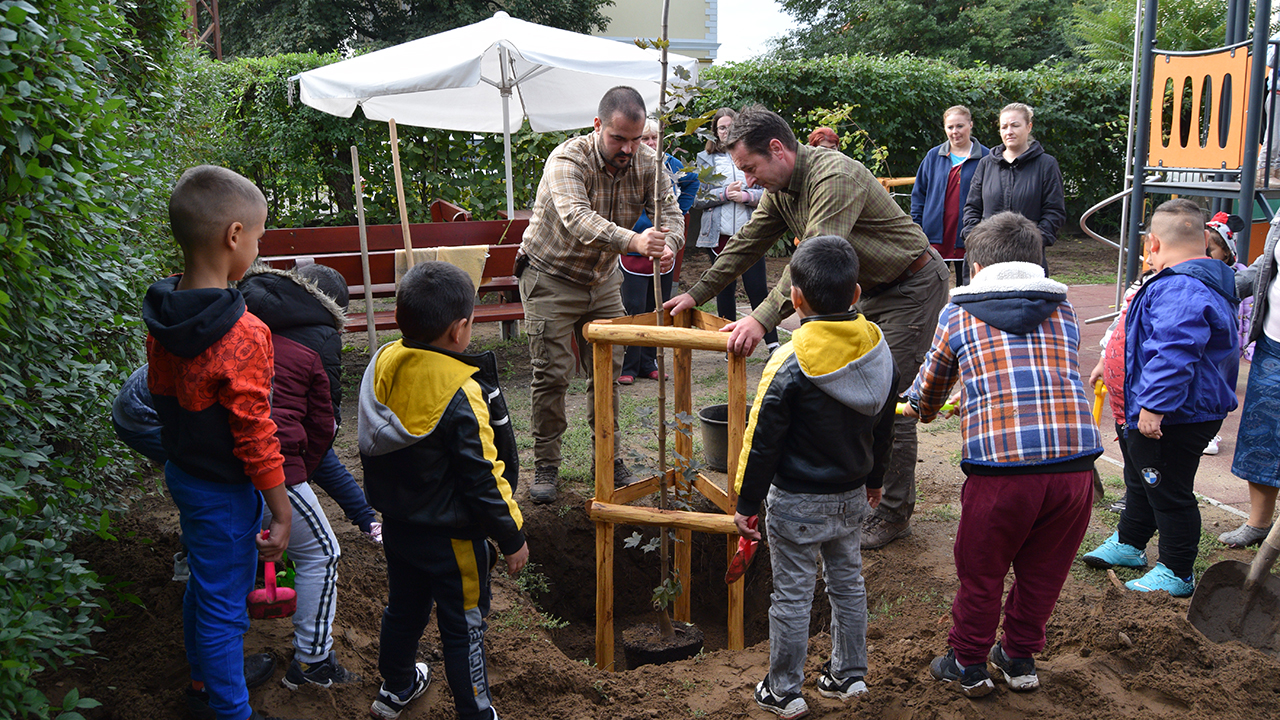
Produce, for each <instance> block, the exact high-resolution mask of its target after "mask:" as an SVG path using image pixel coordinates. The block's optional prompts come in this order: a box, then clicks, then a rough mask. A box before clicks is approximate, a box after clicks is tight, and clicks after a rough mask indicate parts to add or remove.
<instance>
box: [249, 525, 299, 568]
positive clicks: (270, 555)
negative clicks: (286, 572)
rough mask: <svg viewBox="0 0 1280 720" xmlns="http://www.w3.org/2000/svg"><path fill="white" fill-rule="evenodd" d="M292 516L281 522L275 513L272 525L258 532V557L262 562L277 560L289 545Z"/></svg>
mask: <svg viewBox="0 0 1280 720" xmlns="http://www.w3.org/2000/svg"><path fill="white" fill-rule="evenodd" d="M290 525H291V523H290V518H286V519H285V521H284V522H280V521H279V520H278V519H277V518H276V517H275V516H274V515H273V516H272V517H271V525H270V527H268V528H267V529H266V530H263V531H262V532H260V533H258V537H257V543H258V559H259V560H261V561H262V562H277V561H278V560H280V556H281V555H284V551H285V549H286V548H288V547H289V530H290Z"/></svg>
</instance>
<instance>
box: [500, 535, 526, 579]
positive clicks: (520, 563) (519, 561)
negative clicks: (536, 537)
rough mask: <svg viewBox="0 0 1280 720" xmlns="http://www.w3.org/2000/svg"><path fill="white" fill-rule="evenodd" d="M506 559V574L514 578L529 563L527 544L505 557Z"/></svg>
mask: <svg viewBox="0 0 1280 720" xmlns="http://www.w3.org/2000/svg"><path fill="white" fill-rule="evenodd" d="M505 557H506V558H507V574H508V575H510V576H511V577H515V576H516V575H519V574H520V571H521V570H523V569H524V565H525V563H527V562H529V543H528V542H525V544H523V545H521V546H520V549H519V550H517V551H515V552H513V553H511V554H510V555H507V556H505Z"/></svg>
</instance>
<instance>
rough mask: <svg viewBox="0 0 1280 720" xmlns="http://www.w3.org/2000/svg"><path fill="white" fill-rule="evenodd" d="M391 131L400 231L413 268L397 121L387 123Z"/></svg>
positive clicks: (411, 241)
mask: <svg viewBox="0 0 1280 720" xmlns="http://www.w3.org/2000/svg"><path fill="white" fill-rule="evenodd" d="M387 127H388V128H390V129H391V169H392V170H393V171H394V172H395V175H396V200H397V201H399V203H400V231H401V232H402V233H404V253H405V255H406V257H405V260H406V261H407V262H408V266H409V267H413V265H414V263H413V240H411V239H410V238H409V208H408V207H406V206H405V204H404V178H403V176H401V174H400V138H399V136H397V135H396V119H395V118H391V119H390V120H388V121H387Z"/></svg>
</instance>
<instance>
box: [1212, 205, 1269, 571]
mask: <svg viewBox="0 0 1280 720" xmlns="http://www.w3.org/2000/svg"><path fill="white" fill-rule="evenodd" d="M1277 239H1280V225H1277V224H1275V223H1274V221H1273V224H1272V225H1271V232H1269V233H1267V244H1266V246H1265V247H1263V250H1262V254H1261V255H1259V256H1258V258H1257V259H1256V260H1254V261H1253V264H1251V265H1250V266H1249V267H1247V268H1245V269H1244V270H1241V271H1240V272H1238V273H1236V294H1237V295H1239V296H1240V297H1241V298H1246V297H1249V296H1253V321H1252V322H1251V323H1250V325H1249V338H1248V341H1249V342H1254V343H1255V345H1254V348H1253V362H1252V364H1251V365H1250V368H1249V385H1248V387H1247V388H1246V389H1245V393H1244V409H1243V410H1241V411H1240V429H1239V431H1237V433H1236V454H1235V457H1234V458H1232V460H1231V474H1232V475H1235V476H1236V477H1239V478H1243V479H1245V480H1247V481H1249V519H1248V520H1246V521H1245V522H1244V523H1243V524H1241V525H1240V527H1238V528H1236V529H1235V530H1232V531H1230V532H1226V533H1223V534H1222V535H1220V536H1218V540H1219V541H1220V542H1222V543H1223V544H1225V545H1230V546H1231V547H1247V546H1249V545H1257V544H1259V543H1261V542H1262V540H1263V538H1265V537H1266V536H1267V531H1268V530H1269V529H1270V528H1271V516H1272V515H1274V514H1275V509H1276V496H1277V495H1278V494H1280V460H1278V459H1277V455H1276V451H1275V447H1276V437H1277V435H1278V434H1280V277H1278V275H1280V273H1277V268H1280V242H1277Z"/></svg>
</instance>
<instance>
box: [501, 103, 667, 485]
mask: <svg viewBox="0 0 1280 720" xmlns="http://www.w3.org/2000/svg"><path fill="white" fill-rule="evenodd" d="M644 123H645V109H644V99H643V98H641V97H640V93H638V92H636V91H635V90H634V89H632V88H629V87H625V86H619V87H615V88H613V89H612V90H610V91H609V92H607V93H605V95H604V97H603V98H602V99H601V100H600V106H599V108H598V110H597V117H596V119H595V124H594V127H595V131H594V132H592V133H591V134H589V135H583V136H581V137H576V138H572V139H570V140H566V141H565V142H564V143H562V144H561V145H560V146H559V147H557V148H556V149H555V150H553V151H552V152H551V156H550V157H548V158H547V164H546V167H545V168H544V169H543V172H542V181H541V182H539V183H538V194H537V198H536V200H535V201H534V204H533V217H532V218H531V219H530V220H529V229H528V230H526V231H525V233H524V240H523V242H522V243H521V246H520V254H521V255H522V257H523V258H524V260H525V261H527V262H528V266H527V267H526V268H525V269H524V270H523V271H522V272H521V274H520V300H521V302H523V303H524V318H525V327H526V329H527V331H528V333H529V354H530V356H531V360H532V364H533V381H532V395H533V413H532V414H533V422H532V431H533V459H534V478H533V485H532V486H531V487H530V488H529V497H530V499H532V500H533V501H534V502H535V503H549V502H552V501H553V500H555V498H556V484H557V482H558V480H559V470H560V461H561V455H560V438H561V436H562V435H563V434H564V431H565V428H566V427H567V425H568V421H567V419H566V417H565V410H564V396H565V391H566V390H568V387H569V376H570V375H571V374H572V372H573V368H574V353H573V345H572V342H573V340H574V339H575V338H576V339H577V344H578V349H579V351H580V352H581V353H582V356H583V357H582V360H583V364H584V365H585V367H586V368H587V369H588V372H589V371H590V369H591V368H592V364H591V359H590V358H591V345H590V344H589V343H587V342H586V341H585V339H584V338H583V336H582V327H583V325H585V324H586V323H588V322H590V321H592V320H597V319H602V318H615V317H621V316H623V315H626V314H627V313H626V310H625V308H623V305H622V292H621V289H622V273H621V271H620V270H619V269H618V256H619V255H621V254H623V253H626V252H634V253H638V254H641V255H646V256H648V257H652V258H655V259H658V260H660V261H661V265H662V271H663V272H666V271H667V270H669V269H671V266H672V264H673V263H674V262H675V253H676V251H677V250H679V249H680V248H681V247H683V246H684V216H683V215H682V214H681V212H680V208H679V206H678V205H677V204H676V197H675V194H674V193H673V192H672V190H671V182H670V181H669V180H668V179H667V178H666V177H665V176H664V177H663V178H662V181H661V182H657V180H658V173H659V172H663V173H664V175H665V170H661V169H660V168H659V162H658V158H657V153H656V152H655V151H654V150H653V149H652V148H650V147H649V146H647V145H645V144H643V143H641V142H640V136H641V134H643V132H644ZM659 205H661V207H660V208H659V207H658V206H659ZM657 210H661V214H660V215H658V214H655V211H657ZM641 211H646V212H647V213H648V215H649V217H651V218H652V217H658V218H660V222H661V225H662V227H660V228H650V229H648V230H645V231H644V232H642V233H635V232H632V231H631V227H632V226H634V225H635V222H636V219H638V218H639V217H640V213H641ZM522 262H523V261H522ZM621 370H622V348H621V347H615V348H614V353H613V372H612V375H611V376H610V377H608V378H603V379H602V380H603V381H606V382H609V383H611V384H612V382H613V380H614V378H616V377H617V376H618V374H619V373H620V372H621ZM594 388H595V378H593V377H591V376H590V375H588V380H587V395H588V397H593V396H594V393H593V391H594ZM613 392H614V407H617V406H618V397H617V392H618V391H617V388H616V387H615V388H614V390H613ZM587 421H588V422H589V423H590V424H591V425H592V427H594V426H595V405H594V403H591V402H588V403H587ZM614 423H615V430H616V424H617V417H616V416H615V418H614ZM633 480H634V478H633V477H632V476H631V473H630V471H629V470H627V468H626V465H625V464H624V463H623V462H622V460H621V459H615V460H614V482H615V483H616V484H620V485H621V484H626V483H628V482H631V481H633Z"/></svg>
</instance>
